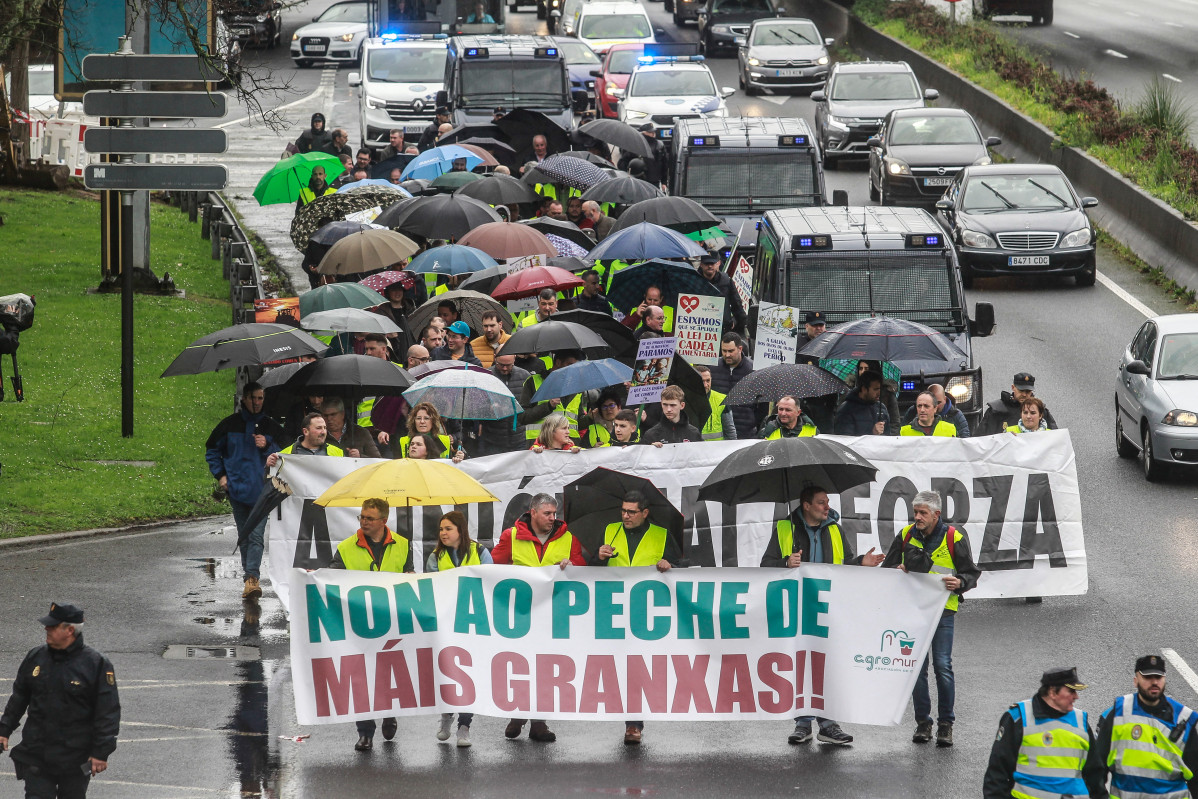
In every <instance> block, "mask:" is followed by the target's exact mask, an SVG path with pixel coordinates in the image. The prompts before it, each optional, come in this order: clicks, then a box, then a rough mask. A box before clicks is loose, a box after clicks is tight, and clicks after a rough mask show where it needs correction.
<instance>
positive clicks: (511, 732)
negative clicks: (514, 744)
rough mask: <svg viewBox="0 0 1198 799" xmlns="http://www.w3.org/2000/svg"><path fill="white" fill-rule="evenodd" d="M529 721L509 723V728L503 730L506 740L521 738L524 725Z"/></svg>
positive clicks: (514, 720) (521, 720) (512, 721)
mask: <svg viewBox="0 0 1198 799" xmlns="http://www.w3.org/2000/svg"><path fill="white" fill-rule="evenodd" d="M527 722H528V719H512V720H511V721H509V722H508V723H507V727H505V728H504V730H503V735H504V737H506V738H519V737H520V732H521V731H522V730H523V729H524V725H525V724H526V723H527Z"/></svg>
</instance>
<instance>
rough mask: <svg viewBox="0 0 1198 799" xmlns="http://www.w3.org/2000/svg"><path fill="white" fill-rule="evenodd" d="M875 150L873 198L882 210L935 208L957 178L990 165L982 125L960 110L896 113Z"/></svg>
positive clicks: (873, 142)
mask: <svg viewBox="0 0 1198 799" xmlns="http://www.w3.org/2000/svg"><path fill="white" fill-rule="evenodd" d="M866 144H868V145H869V198H870V199H871V200H880V201H881V203H882V205H926V206H930V205H933V204H935V202H936V201H937V200H939V199H940V198H941V197H942V196H944V190H945V189H946V188H948V185H949V184H950V183H952V182H953V177H954V176H955V175H956V174H957V173H958V172H960V171H961V170H962V169H964V168H965V167H967V166H971V165H973V164H978V165H984V164H989V163H990V151H989V149H988V148H990V147H995V146H997V145H999V144H1002V139H1000V138H998V137H997V136H991V137H989V138H985V139H983V138H982V132H981V131H980V130H978V126H977V123H976V122H974V121H973V117H971V116H970V115H969V112H968V111H964V110H962V109H960V108H904V109H902V110H900V111H891V112H890V113H889V114H887V115H886V119H885V120H884V121H883V122H882V129H881V130H880V131H878V135H877V136H874V137H873V138H871V139H870V140H869V141H868V142H866Z"/></svg>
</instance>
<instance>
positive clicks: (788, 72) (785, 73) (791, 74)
mask: <svg viewBox="0 0 1198 799" xmlns="http://www.w3.org/2000/svg"><path fill="white" fill-rule="evenodd" d="M775 71H776V72H777V73H778V77H779V78H801V77H803V70H801V69H779V70H775Z"/></svg>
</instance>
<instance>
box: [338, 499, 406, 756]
mask: <svg viewBox="0 0 1198 799" xmlns="http://www.w3.org/2000/svg"><path fill="white" fill-rule="evenodd" d="M390 513H391V506H390V505H389V504H388V503H387V500H385V499H380V498H377V497H371V498H370V499H368V500H366V501H365V502H363V503H362V512H361V513H360V514H358V523H359V524H360V525H362V526H361V527H359V528H358V531H357V532H356V533H354V534H353V535H351V536H350V537H349V538H347V539H345V540H344V541H342V542H341V543H340V544H338V545H337V552H336V553H335V554H334V555H333V562H332V563H330V564H329V568H330V569H353V570H355V571H372V572H405V573H410V572H412V571H413V569H412V548H411V546H410V545H409V543H408V539H406V538H404V537H403V536H397V535H395V534H393V533H392V532H391V528H389V527H387V516H388V515H389V514H390ZM357 727H358V742H357V743H356V744H354V749H356V750H358V751H359V752H369V751H370V750H371V749H373V748H374V730H375V721H374V719H366V720H365V721H359V722H357ZM398 728H399V722H397V721H396V720H395V719H394V718H386V719H383V737H384V738H386V739H387V740H388V741H390V740H391V739H392V738H394V737H395V731H396V730H397V729H398Z"/></svg>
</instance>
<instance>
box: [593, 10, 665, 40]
mask: <svg viewBox="0 0 1198 799" xmlns="http://www.w3.org/2000/svg"><path fill="white" fill-rule="evenodd" d="M652 35H653V28H652V27H651V26H650V25H649V18H648V17H646V16H645V15H644V14H590V15H588V16H585V17H583V18H582V30H580V31H579V32H578V36H579V38H582V39H648V38H649V37H650V36H652Z"/></svg>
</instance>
